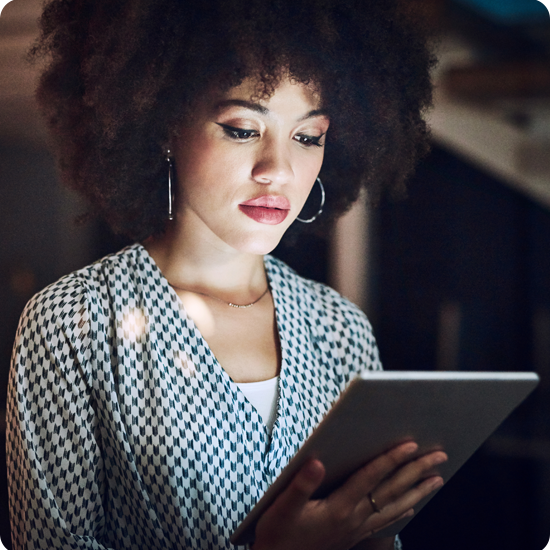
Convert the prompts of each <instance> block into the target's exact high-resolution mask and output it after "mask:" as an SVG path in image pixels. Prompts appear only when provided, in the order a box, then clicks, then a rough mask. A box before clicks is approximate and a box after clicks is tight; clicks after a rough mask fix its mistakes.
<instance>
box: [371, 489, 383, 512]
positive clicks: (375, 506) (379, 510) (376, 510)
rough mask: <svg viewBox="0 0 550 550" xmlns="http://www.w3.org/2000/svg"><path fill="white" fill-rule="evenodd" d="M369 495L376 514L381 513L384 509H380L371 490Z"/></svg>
mask: <svg viewBox="0 0 550 550" xmlns="http://www.w3.org/2000/svg"><path fill="white" fill-rule="evenodd" d="M367 496H368V497H369V501H370V504H371V506H372V509H373V511H374V512H375V513H376V514H379V513H380V512H381V511H382V510H381V509H380V507H379V506H378V504H376V500H374V497H373V496H372V492H370V493H369V494H368V495H367Z"/></svg>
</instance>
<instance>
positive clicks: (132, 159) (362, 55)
mask: <svg viewBox="0 0 550 550" xmlns="http://www.w3.org/2000/svg"><path fill="white" fill-rule="evenodd" d="M413 19H414V18H413V17H412V15H411V14H410V13H406V12H405V11H403V9H402V8H400V6H399V4H398V1H397V0H50V1H49V2H48V3H47V4H46V6H45V8H44V12H43V14H42V17H41V20H40V23H41V35H40V38H39V39H38V42H37V43H36V44H35V46H34V47H33V49H32V51H31V56H32V57H35V58H36V57H41V56H46V57H48V59H49V64H48V66H47V67H46V69H45V70H44V72H43V74H42V77H41V80H40V83H39V86H38V89H37V98H38V102H39V105H40V107H41V109H42V111H43V112H44V114H45V115H46V118H47V122H48V124H49V127H50V130H51V135H52V136H53V138H54V139H53V144H54V149H55V152H56V155H57V158H58V165H59V169H60V173H61V179H62V181H64V182H65V183H66V184H68V185H69V186H70V187H72V188H74V189H76V190H78V191H79V192H81V193H82V194H83V195H84V196H85V197H87V198H88V199H89V201H90V202H91V204H92V209H93V212H94V213H96V214H99V215H102V216H103V217H104V218H105V219H106V220H107V222H108V223H109V224H110V226H111V228H112V229H113V230H114V231H115V233H118V234H122V235H125V236H127V237H129V238H131V239H136V240H142V239H145V238H147V237H148V236H151V235H155V234H158V233H161V232H162V231H163V230H164V228H165V223H166V204H167V202H168V190H167V185H166V162H165V158H164V154H163V147H164V146H165V144H166V143H167V142H168V141H169V138H170V136H171V135H173V133H174V132H175V131H176V129H177V128H178V126H179V125H181V124H182V122H183V121H185V119H186V117H188V116H189V115H190V114H191V113H192V112H193V108H194V106H195V105H196V101H197V98H198V97H200V96H201V95H202V94H204V92H205V90H207V89H209V87H211V86H216V87H218V89H221V90H227V89H229V88H231V87H233V86H236V85H238V84H240V83H241V82H242V81H243V80H244V79H245V78H247V77H253V78H255V79H257V81H258V82H259V84H260V89H261V94H260V95H261V96H262V97H269V96H270V95H271V94H272V93H273V91H274V90H275V88H276V87H277V84H278V82H279V81H280V78H281V74H282V71H283V70H284V71H285V74H289V75H290V77H291V78H292V79H293V80H294V81H297V82H301V83H304V84H313V85H315V87H316V88H317V89H318V90H319V92H320V97H321V103H322V108H323V109H325V110H326V111H327V112H328V115H329V118H330V124H331V125H330V131H329V133H328V134H327V140H326V151H325V160H324V163H323V167H322V170H321V174H320V176H321V178H322V180H323V182H324V184H325V188H326V196H327V203H326V207H325V213H324V214H323V217H324V218H325V219H326V220H330V219H333V218H334V217H335V216H337V215H339V214H341V213H342V212H344V211H345V210H346V209H347V208H348V207H349V206H350V204H351V203H352V202H353V201H354V200H355V199H356V198H357V196H358V194H359V191H360V188H361V186H362V185H364V186H366V187H367V188H368V189H369V192H370V193H371V194H375V195H376V194H377V193H379V191H380V190H382V189H384V188H389V189H393V190H396V189H403V188H404V182H405V180H406V178H407V176H408V175H409V174H410V173H411V171H412V170H413V169H414V166H415V163H416V161H417V159H418V158H419V157H420V156H422V155H423V154H424V153H426V152H427V150H428V137H429V135H428V130H427V127H426V124H425V122H424V120H423V118H422V113H423V111H424V110H425V109H426V108H427V107H429V106H430V104H431V82H430V74H429V71H430V68H431V66H432V65H433V63H434V59H433V56H432V54H431V53H430V50H429V48H428V47H427V41H426V34H425V31H424V30H422V29H421V27H422V25H420V24H419V20H418V18H416V19H414V20H413Z"/></svg>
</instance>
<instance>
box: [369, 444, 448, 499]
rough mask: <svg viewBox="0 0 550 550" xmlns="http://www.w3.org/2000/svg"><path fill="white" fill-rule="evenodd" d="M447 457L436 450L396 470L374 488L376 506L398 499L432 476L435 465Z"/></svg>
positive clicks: (444, 460)
mask: <svg viewBox="0 0 550 550" xmlns="http://www.w3.org/2000/svg"><path fill="white" fill-rule="evenodd" d="M447 459H448V457H447V455H446V454H445V453H443V452H441V451H437V452H434V453H429V454H427V455H424V456H421V457H419V458H417V459H415V460H413V461H411V462H409V463H408V464H406V465H405V466H403V467H402V468H400V469H398V470H396V471H395V473H394V474H393V475H391V476H390V477H388V478H387V479H385V480H384V482H383V483H381V484H380V486H379V487H377V488H376V492H375V494H376V496H375V498H376V503H377V505H378V507H379V508H381V509H382V508H383V507H384V506H385V505H386V504H387V503H389V502H391V501H394V500H396V499H398V498H399V497H400V496H401V495H403V494H404V493H405V492H407V491H408V490H409V489H410V488H411V487H414V486H416V485H418V484H419V483H420V482H422V481H423V480H424V479H427V478H428V477H433V474H434V473H435V472H434V469H435V467H436V466H438V465H439V464H442V463H443V462H446V461H447Z"/></svg>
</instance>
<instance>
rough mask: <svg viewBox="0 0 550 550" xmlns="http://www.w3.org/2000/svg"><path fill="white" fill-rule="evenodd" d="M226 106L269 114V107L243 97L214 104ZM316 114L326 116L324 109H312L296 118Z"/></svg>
mask: <svg viewBox="0 0 550 550" xmlns="http://www.w3.org/2000/svg"><path fill="white" fill-rule="evenodd" d="M226 107H243V108H245V109H250V110H251V111H255V112H257V113H260V114H262V115H268V114H269V109H268V108H267V107H264V106H263V105H260V104H259V103H254V102H253V101H245V100H243V99H226V100H224V101H220V102H219V103H218V104H217V105H216V108H217V109H218V110H221V109H224V108H226ZM317 116H328V115H327V112H326V111H325V110H324V109H314V110H313V111H309V112H308V113H306V114H305V115H304V116H301V117H300V118H299V119H298V121H299V122H302V121H303V120H307V119H308V118H314V117H317Z"/></svg>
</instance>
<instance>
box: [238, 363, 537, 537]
mask: <svg viewBox="0 0 550 550" xmlns="http://www.w3.org/2000/svg"><path fill="white" fill-rule="evenodd" d="M537 383H538V376H537V375H536V374H535V373H523V372H521V373H511V372H505V373H502V372H486V373H482V372H464V371H461V372H433V371H426V372H411V371H402V372H396V371H376V372H373V371H368V372H365V373H364V374H363V375H362V376H360V377H358V378H356V379H355V380H353V381H352V382H351V383H350V385H349V387H348V388H347V390H346V391H345V392H344V393H343V394H342V396H341V397H340V399H339V400H338V401H337V402H336V404H335V405H334V407H333V408H332V409H331V410H330V412H329V413H328V414H327V416H326V417H325V419H324V420H323V421H322V422H321V423H320V424H319V426H318V427H317V428H316V429H315V430H314V432H313V433H312V435H311V436H310V438H309V439H308V440H307V441H306V442H305V443H304V445H303V446H302V448H301V449H300V451H299V452H298V453H297V454H296V456H295V457H294V458H293V459H292V460H291V461H290V462H289V464H288V465H287V467H286V468H285V470H284V471H283V472H282V473H281V475H280V476H279V478H278V479H277V480H276V481H275V482H274V483H273V485H272V486H271V487H270V488H269V489H268V491H267V492H266V493H265V495H264V496H263V497H262V499H261V500H260V501H259V502H258V504H257V505H256V507H255V508H254V509H253V510H252V511H251V513H250V514H249V515H248V516H247V518H246V519H245V520H244V522H243V523H242V524H241V525H240V526H239V527H238V528H237V530H236V531H235V533H234V536H233V537H232V541H234V542H236V541H240V542H241V543H242V541H251V540H253V537H254V528H255V524H256V522H257V520H258V519H259V517H260V516H261V514H262V513H263V511H264V510H265V509H266V508H267V507H268V506H269V505H270V504H271V503H272V502H273V501H274V500H275V498H276V497H277V495H278V494H279V493H280V492H281V491H282V490H283V489H284V488H285V487H286V485H287V484H288V483H289V481H290V480H291V478H292V477H293V475H294V474H295V473H296V472H297V471H298V470H299V468H300V467H301V466H302V465H303V464H304V463H305V461H307V460H308V459H309V458H312V457H313V458H318V459H319V460H321V461H322V462H323V464H324V466H325V469H326V472H327V473H326V477H325V480H324V481H323V484H322V485H321V487H320V488H319V490H318V491H317V493H316V494H315V495H314V497H316V498H322V497H324V496H326V495H328V494H329V493H330V492H332V491H333V490H334V489H336V488H337V487H338V486H340V485H341V484H342V483H343V482H344V481H345V480H346V479H347V478H348V477H349V475H350V474H351V473H353V472H354V471H356V470H357V469H358V468H360V467H361V466H363V465H364V464H366V463H367V462H369V461H370V460H372V459H373V458H375V457H376V456H378V455H379V454H381V453H383V452H384V451H387V450H389V449H390V448H392V447H394V446H396V445H398V444H399V443H402V442H404V441H407V440H414V441H416V442H417V443H418V445H419V450H418V453H417V455H416V456H419V455H422V454H425V453H427V452H429V451H432V450H435V449H441V450H444V451H445V452H446V453H447V454H448V456H449V460H448V462H446V463H444V464H442V465H441V466H440V467H438V473H439V475H441V476H442V477H443V479H444V481H445V482H447V481H448V480H449V479H450V478H451V476H452V475H453V474H454V473H455V472H456V471H457V470H458V469H459V468H460V467H461V466H462V465H463V464H464V462H466V460H467V459H468V458H469V457H470V456H471V455H472V454H473V453H474V451H475V450H476V449H477V448H478V447H479V446H480V445H481V444H482V443H483V442H484V441H485V440H486V439H487V438H488V437H489V436H490V435H491V433H492V432H493V431H494V430H495V429H496V428H497V427H498V426H499V424H500V423H501V422H502V421H503V420H504V419H505V418H506V417H507V416H508V415H509V414H510V413H511V412H512V411H513V410H514V409H515V408H516V407H517V406H518V405H519V404H520V403H521V401H523V400H524V399H525V397H526V396H527V395H528V394H529V393H530V392H531V391H532V390H533V389H534V388H535V386H536V385H537ZM412 458H414V457H412ZM434 473H435V472H434ZM433 496H434V494H433V493H432V495H430V496H429V497H427V498H426V499H424V500H423V501H421V502H419V503H418V504H417V505H416V506H415V514H416V513H418V511H419V510H420V509H421V508H422V507H423V506H424V505H425V504H426V503H427V502H428V501H429V500H430V499H431V498H432V497H433ZM413 517H414V516H413ZM411 519H412V518H405V519H403V520H401V521H399V522H397V523H395V524H393V525H391V526H390V527H388V528H386V529H384V530H382V531H380V532H379V533H378V534H377V536H390V535H394V534H397V533H398V532H399V531H401V529H403V527H404V526H405V525H406V524H407V523H408V522H409V521H410V520H411Z"/></svg>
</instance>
